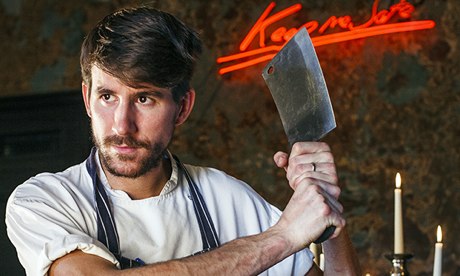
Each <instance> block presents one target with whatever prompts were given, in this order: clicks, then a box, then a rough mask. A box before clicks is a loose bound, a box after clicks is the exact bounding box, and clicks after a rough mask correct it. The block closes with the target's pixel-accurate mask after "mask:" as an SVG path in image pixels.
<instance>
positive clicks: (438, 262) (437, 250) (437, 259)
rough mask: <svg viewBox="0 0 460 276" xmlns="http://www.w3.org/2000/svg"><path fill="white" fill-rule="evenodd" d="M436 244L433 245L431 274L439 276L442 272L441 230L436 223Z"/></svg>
mask: <svg viewBox="0 0 460 276" xmlns="http://www.w3.org/2000/svg"><path fill="white" fill-rule="evenodd" d="M436 241H437V242H436V244H435V247H434V267H433V276H441V274H442V231H441V226H440V225H438V231H437V233H436Z"/></svg>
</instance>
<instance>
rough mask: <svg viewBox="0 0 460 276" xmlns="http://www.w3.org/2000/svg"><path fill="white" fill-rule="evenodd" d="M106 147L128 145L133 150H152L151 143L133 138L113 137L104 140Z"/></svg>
mask: <svg viewBox="0 0 460 276" xmlns="http://www.w3.org/2000/svg"><path fill="white" fill-rule="evenodd" d="M104 145H116V146H119V145H126V146H128V147H133V148H147V149H148V148H150V143H148V142H146V141H142V140H136V139H135V138H133V137H132V136H118V135H111V136H107V137H105V138H104Z"/></svg>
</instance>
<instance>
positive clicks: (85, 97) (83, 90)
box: [81, 82, 91, 118]
mask: <svg viewBox="0 0 460 276" xmlns="http://www.w3.org/2000/svg"><path fill="white" fill-rule="evenodd" d="M90 92H91V91H90V88H89V87H88V85H87V84H85V82H82V83H81V94H82V96H83V101H84V102H85V108H86V114H88V116H89V117H90V118H91V109H90V108H89V106H90V105H89V96H90Z"/></svg>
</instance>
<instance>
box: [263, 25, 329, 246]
mask: <svg viewBox="0 0 460 276" xmlns="http://www.w3.org/2000/svg"><path fill="white" fill-rule="evenodd" d="M262 76H263V78H264V80H265V82H266V83H267V86H268V88H269V89H270V92H271V94H272V97H273V100H274V101H275V104H276V107H277V109H278V112H279V114H280V117H281V122H282V124H283V128H284V131H285V132H286V135H287V137H288V141H289V144H290V146H291V147H292V145H293V144H294V143H295V142H298V141H318V140H319V139H321V138H322V137H324V136H325V135H326V134H327V133H329V132H330V131H331V130H333V129H334V128H335V127H336V123H335V118H334V112H333V110H332V104H331V100H330V99H329V93H328V91H327V87H326V82H325V80H324V76H323V72H322V70H321V66H320V64H319V61H318V58H317V56H316V52H315V48H314V47H313V44H312V42H311V39H310V36H309V35H308V32H307V30H306V29H305V28H302V29H300V30H299V31H298V32H297V34H296V35H295V36H294V37H293V38H292V39H291V40H290V41H289V42H288V43H287V44H286V45H285V46H284V47H283V48H282V49H281V50H280V51H279V52H278V53H277V54H276V56H275V57H274V58H273V59H272V60H271V61H270V62H269V63H268V64H267V66H266V67H265V69H264V70H263V72H262ZM334 230H335V227H334V226H330V227H328V228H326V230H325V231H324V233H323V234H322V235H321V236H320V237H319V238H318V239H317V240H316V241H315V243H321V242H323V241H325V240H327V239H328V238H329V237H330V236H331V235H332V234H333V233H334Z"/></svg>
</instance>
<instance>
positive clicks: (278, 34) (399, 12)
mask: <svg viewBox="0 0 460 276" xmlns="http://www.w3.org/2000/svg"><path fill="white" fill-rule="evenodd" d="M378 4H379V0H375V1H374V4H373V5H372V14H371V17H370V18H369V20H368V21H367V22H365V23H363V24H360V25H355V23H354V22H353V20H352V17H351V16H349V15H344V16H340V17H336V16H331V17H329V19H327V20H326V21H325V22H324V23H323V24H322V25H321V26H320V24H319V22H318V21H316V20H312V21H309V22H307V23H305V24H303V25H302V26H300V27H299V28H291V29H287V28H286V27H279V28H277V29H276V30H275V31H273V32H272V33H271V34H270V35H268V34H266V29H267V27H268V26H270V25H272V24H274V23H276V22H278V21H280V20H281V19H283V18H285V17H288V16H290V15H292V14H295V13H296V12H298V11H300V10H301V9H302V5H300V4H295V5H292V6H290V7H288V8H286V9H284V10H282V11H280V12H278V13H275V14H274V15H271V16H269V14H270V12H271V11H272V10H273V9H274V8H275V3H274V2H272V3H270V4H269V5H268V7H267V8H266V9H265V11H264V12H263V13H262V14H261V15H260V17H259V19H258V20H257V21H256V23H255V24H254V26H253V27H252V28H251V30H250V31H249V32H248V34H247V35H246V37H245V38H244V39H243V41H242V42H241V44H240V52H239V53H237V54H232V55H228V56H223V57H220V58H218V59H217V63H219V64H222V63H227V62H235V63H234V64H233V65H229V66H225V67H222V68H221V69H220V70H219V74H221V75H223V74H226V73H228V72H232V71H236V70H239V69H243V68H246V67H249V66H252V65H255V64H258V63H261V62H264V61H267V60H271V59H272V58H273V57H274V56H275V55H276V53H277V52H278V51H279V50H280V49H281V48H282V47H283V45H284V44H285V43H286V42H287V41H289V39H290V38H291V37H292V36H294V35H295V33H296V32H297V31H298V30H299V29H300V28H302V27H305V28H306V29H307V31H308V33H309V34H310V35H312V34H313V33H314V32H316V33H317V34H318V35H316V36H314V37H313V36H312V38H311V40H312V43H313V45H314V46H322V45H327V44H332V43H338V42H343V41H348V40H353V39H358V38H365V37H370V36H376V35H382V34H390V33H397V32H407V31H416V30H424V29H431V28H434V26H435V23H434V21H433V20H418V21H407V22H399V23H391V24H388V22H389V21H390V19H392V18H395V17H399V18H401V19H408V18H410V16H411V14H412V12H413V11H414V10H415V7H414V6H413V5H412V4H410V3H408V2H407V1H406V0H400V2H399V3H397V4H394V5H392V6H390V8H389V9H388V10H386V9H382V10H380V11H379V10H378ZM334 28H339V29H341V30H344V31H342V32H338V33H332V34H325V33H326V32H327V31H328V30H332V29H334ZM257 35H258V36H259V42H258V46H259V48H258V49H254V50H248V47H249V45H250V44H251V43H252V42H253V41H254V40H255V38H256V36H257ZM267 36H268V37H269V38H270V41H271V42H272V44H271V45H266V40H267Z"/></svg>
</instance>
